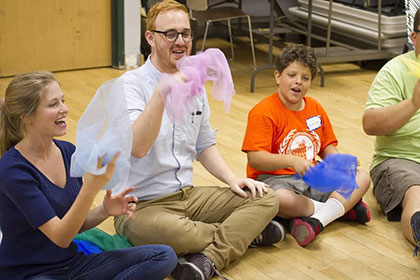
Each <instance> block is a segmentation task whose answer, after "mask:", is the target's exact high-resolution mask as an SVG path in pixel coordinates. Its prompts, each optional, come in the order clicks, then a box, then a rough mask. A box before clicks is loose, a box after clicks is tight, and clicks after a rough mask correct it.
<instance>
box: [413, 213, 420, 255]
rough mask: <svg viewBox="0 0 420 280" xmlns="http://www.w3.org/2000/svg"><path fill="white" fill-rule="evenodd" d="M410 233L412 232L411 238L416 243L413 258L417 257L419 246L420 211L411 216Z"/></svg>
mask: <svg viewBox="0 0 420 280" xmlns="http://www.w3.org/2000/svg"><path fill="white" fill-rule="evenodd" d="M411 231H412V232H413V238H414V241H415V242H416V247H415V248H414V253H413V257H415V256H417V252H418V250H419V245H420V211H417V212H416V213H414V214H413V215H412V216H411Z"/></svg>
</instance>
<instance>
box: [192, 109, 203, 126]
mask: <svg viewBox="0 0 420 280" xmlns="http://www.w3.org/2000/svg"><path fill="white" fill-rule="evenodd" d="M202 113H203V112H201V111H196V112H195V113H194V112H192V113H191V115H192V118H191V123H194V116H200V115H201V114H202Z"/></svg>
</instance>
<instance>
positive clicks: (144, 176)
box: [119, 57, 216, 201]
mask: <svg viewBox="0 0 420 280" xmlns="http://www.w3.org/2000/svg"><path fill="white" fill-rule="evenodd" d="M161 76H162V73H161V72H159V70H158V69H156V67H155V66H154V65H153V64H152V62H151V60H150V57H149V59H148V60H147V61H146V63H145V64H144V65H142V66H141V67H139V68H137V69H136V70H133V71H129V72H126V73H125V74H123V75H122V76H121V77H120V78H119V79H122V80H123V81H124V85H125V86H124V87H125V90H124V92H125V98H126V100H127V108H128V112H129V115H130V121H131V122H134V121H135V120H136V119H137V117H138V116H139V115H140V114H141V113H142V112H143V110H144V108H145V106H146V104H147V102H148V101H149V100H150V98H151V97H152V95H153V92H154V90H155V88H156V86H157V84H158V83H159V80H160V78H161ZM194 102H195V105H194V108H193V109H192V111H191V112H190V113H189V115H188V119H187V122H186V123H185V124H183V125H178V124H174V123H172V122H171V121H170V120H169V118H168V116H167V114H166V112H164V114H163V119H162V125H161V128H160V131H159V135H158V137H157V138H156V140H155V142H154V144H153V146H152V147H151V149H150V150H149V152H148V153H147V155H146V156H144V157H143V158H141V159H139V158H135V157H132V159H131V170H130V178H129V186H135V187H136V189H135V190H134V191H133V192H132V194H134V195H136V196H137V197H138V198H139V200H143V201H144V200H150V199H154V198H157V197H161V196H164V195H167V194H170V193H173V192H176V191H178V190H179V189H180V188H182V187H184V186H187V185H192V179H193V161H194V159H196V158H197V157H198V156H199V155H200V154H201V153H202V152H203V151H204V150H205V149H207V148H208V147H210V146H212V145H214V144H216V140H215V132H214V131H213V130H212V129H211V126H210V123H209V117H210V108H209V104H208V101H207V95H206V93H204V94H203V95H202V96H198V97H196V98H195V100H194Z"/></svg>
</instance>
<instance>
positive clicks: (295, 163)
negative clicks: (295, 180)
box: [291, 156, 313, 177]
mask: <svg viewBox="0 0 420 280" xmlns="http://www.w3.org/2000/svg"><path fill="white" fill-rule="evenodd" d="M312 166H313V164H312V162H310V161H309V160H307V159H304V158H301V157H299V156H294V157H293V160H292V166H291V167H292V168H293V170H294V171H295V172H296V173H297V174H298V175H299V176H300V177H303V176H304V175H305V173H306V170H308V169H310V168H311V167H312Z"/></svg>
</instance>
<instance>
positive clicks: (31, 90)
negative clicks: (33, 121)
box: [0, 71, 57, 155]
mask: <svg viewBox="0 0 420 280" xmlns="http://www.w3.org/2000/svg"><path fill="white" fill-rule="evenodd" d="M54 81H55V82H57V80H56V78H55V77H54V75H53V74H52V73H50V72H46V71H39V72H28V73H23V74H20V75H17V76H16V77H14V78H13V80H12V81H11V82H10V84H9V85H8V86H7V89H6V93H5V96H4V99H3V102H1V103H0V155H3V154H4V153H5V152H6V151H7V150H8V149H10V148H11V147H12V146H14V145H16V144H17V143H18V142H19V141H20V140H22V138H23V137H24V133H25V131H24V130H25V127H24V125H23V118H24V117H32V116H33V115H34V114H35V112H36V109H37V108H38V105H39V101H40V95H41V93H42V92H44V91H45V89H46V88H48V86H49V85H50V84H51V83H52V82H54Z"/></svg>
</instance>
